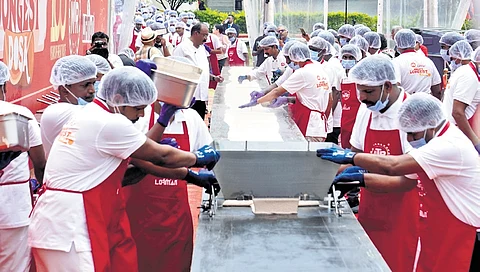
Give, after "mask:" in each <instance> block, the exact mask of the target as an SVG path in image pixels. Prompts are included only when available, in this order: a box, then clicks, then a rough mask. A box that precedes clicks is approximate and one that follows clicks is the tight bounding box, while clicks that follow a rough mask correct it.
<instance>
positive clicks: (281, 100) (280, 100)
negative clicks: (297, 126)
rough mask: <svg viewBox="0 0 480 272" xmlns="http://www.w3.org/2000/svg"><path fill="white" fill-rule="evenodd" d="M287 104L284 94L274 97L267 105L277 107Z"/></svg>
mask: <svg viewBox="0 0 480 272" xmlns="http://www.w3.org/2000/svg"><path fill="white" fill-rule="evenodd" d="M286 104H288V97H285V96H280V97H278V98H275V99H274V100H273V101H272V104H270V105H269V106H268V107H269V108H278V107H280V106H283V105H286Z"/></svg>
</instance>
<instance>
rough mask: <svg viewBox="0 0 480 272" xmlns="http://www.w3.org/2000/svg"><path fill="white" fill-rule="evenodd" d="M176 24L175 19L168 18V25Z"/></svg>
mask: <svg viewBox="0 0 480 272" xmlns="http://www.w3.org/2000/svg"><path fill="white" fill-rule="evenodd" d="M176 24H177V20H175V19H170V20H168V25H169V26H172V25H173V26H175V25H176Z"/></svg>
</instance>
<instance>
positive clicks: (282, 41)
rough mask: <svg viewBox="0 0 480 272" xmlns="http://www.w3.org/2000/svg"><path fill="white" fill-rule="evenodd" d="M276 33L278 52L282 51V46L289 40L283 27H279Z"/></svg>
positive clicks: (286, 30)
mask: <svg viewBox="0 0 480 272" xmlns="http://www.w3.org/2000/svg"><path fill="white" fill-rule="evenodd" d="M277 33H278V42H279V44H280V50H282V48H283V46H284V45H285V44H286V43H287V42H288V41H289V40H290V38H289V37H288V29H287V28H286V27H285V26H284V25H279V26H278V29H277Z"/></svg>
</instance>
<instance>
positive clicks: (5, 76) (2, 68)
mask: <svg viewBox="0 0 480 272" xmlns="http://www.w3.org/2000/svg"><path fill="white" fill-rule="evenodd" d="M9 79H10V72H9V71H8V66H7V65H6V64H5V63H3V62H1V61H0V85H4V84H5V82H7V81H8V80H9Z"/></svg>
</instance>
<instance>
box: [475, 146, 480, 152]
mask: <svg viewBox="0 0 480 272" xmlns="http://www.w3.org/2000/svg"><path fill="white" fill-rule="evenodd" d="M475 149H476V150H477V152H478V154H480V144H478V145H476V146H475Z"/></svg>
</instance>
